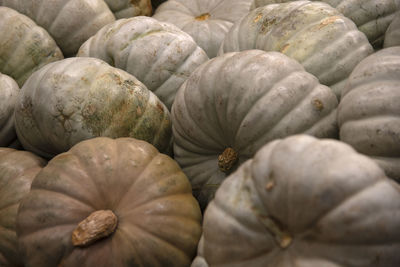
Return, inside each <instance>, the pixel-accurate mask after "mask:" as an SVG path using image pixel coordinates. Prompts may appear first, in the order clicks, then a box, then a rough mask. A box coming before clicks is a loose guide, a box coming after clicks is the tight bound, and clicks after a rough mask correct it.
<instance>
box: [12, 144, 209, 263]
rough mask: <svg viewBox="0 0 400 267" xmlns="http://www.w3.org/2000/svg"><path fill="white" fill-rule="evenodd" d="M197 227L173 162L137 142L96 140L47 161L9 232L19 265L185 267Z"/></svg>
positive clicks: (196, 211)
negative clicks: (14, 231) (15, 243)
mask: <svg viewBox="0 0 400 267" xmlns="http://www.w3.org/2000/svg"><path fill="white" fill-rule="evenodd" d="M87 219H88V220H87ZM200 222H201V213H200V209H199V206H198V203H197V202H196V200H195V199H194V198H193V196H192V194H191V187H190V183H189V181H188V180H187V178H186V176H185V175H184V174H183V172H182V171H181V169H180V168H179V166H178V164H177V163H176V162H175V161H174V160H172V159H171V158H170V157H168V156H166V155H164V154H160V153H159V152H158V151H157V150H156V149H155V148H154V147H153V146H151V145H150V144H148V143H146V142H144V141H139V140H135V139H132V138H119V139H115V140H113V139H110V138H104V137H101V138H94V139H91V140H86V141H83V142H81V143H79V144H77V145H76V146H74V147H73V148H71V150H69V151H68V152H66V153H63V154H60V155H58V156H56V157H54V158H53V159H52V160H51V161H49V163H48V165H47V166H46V167H45V168H44V169H43V170H42V171H41V172H40V173H39V174H38V175H37V176H36V178H35V180H34V181H33V183H32V188H31V191H30V193H29V194H28V195H27V197H26V198H25V199H24V200H23V201H22V203H21V206H20V209H19V211H18V220H17V226H18V228H17V231H18V239H19V245H20V248H21V257H22V258H23V259H24V263H25V266H26V267H38V266H41V267H50V266H51V267H52V266H63V267H77V266H87V267H102V266H104V267H110V266H118V267H124V266H126V267H131V266H143V267H147V266H154V267H157V266H160V267H164V266H189V264H190V262H191V260H192V259H193V257H194V256H195V254H196V247H197V243H198V240H199V238H200V235H201V226H200ZM104 230H107V231H104ZM97 238H100V239H97Z"/></svg>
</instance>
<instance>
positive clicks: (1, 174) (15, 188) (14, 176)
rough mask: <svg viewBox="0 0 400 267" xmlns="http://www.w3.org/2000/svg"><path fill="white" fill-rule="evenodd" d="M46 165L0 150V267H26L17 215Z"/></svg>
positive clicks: (24, 154)
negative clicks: (21, 204)
mask: <svg viewBox="0 0 400 267" xmlns="http://www.w3.org/2000/svg"><path fill="white" fill-rule="evenodd" d="M45 164H46V162H45V161H44V160H43V159H41V158H39V157H38V156H35V155H34V154H32V153H30V152H27V151H18V150H15V149H11V148H4V147H2V148H0V266H3V267H12V266H23V263H22V260H21V257H20V256H19V253H18V245H17V234H16V219H17V211H18V207H19V204H20V201H21V199H22V198H23V197H24V196H25V195H26V194H28V192H29V189H30V187H31V183H32V180H33V178H34V177H35V176H36V174H37V173H38V172H39V171H40V170H41V169H42V168H43V167H44V165H45Z"/></svg>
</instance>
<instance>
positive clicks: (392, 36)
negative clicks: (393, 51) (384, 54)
mask: <svg viewBox="0 0 400 267" xmlns="http://www.w3.org/2000/svg"><path fill="white" fill-rule="evenodd" d="M392 46H400V11H399V12H397V14H396V16H395V17H394V19H393V21H392V23H390V25H389V27H388V29H387V31H386V34H385V42H384V43H383V47H385V48H387V47H392Z"/></svg>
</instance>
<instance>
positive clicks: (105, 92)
mask: <svg viewBox="0 0 400 267" xmlns="http://www.w3.org/2000/svg"><path fill="white" fill-rule="evenodd" d="M15 128H16V132H17V136H18V139H19V140H20V142H21V143H22V145H23V146H24V148H25V149H27V150H30V151H33V152H34V153H36V154H38V155H42V156H43V157H46V158H51V157H53V156H55V155H56V154H59V153H61V152H65V151H67V150H68V149H70V148H71V147H72V146H73V145H74V144H76V143H78V142H80V141H82V140H85V139H89V138H93V137H98V136H107V137H112V138H118V137H135V138H138V139H141V140H145V141H148V142H150V143H152V144H154V145H155V146H156V147H157V148H158V149H159V150H160V151H162V152H168V151H169V149H170V146H171V145H172V140H171V138H172V132H171V120H170V114H169V111H168V109H167V108H166V107H165V106H164V105H163V104H162V103H161V101H160V100H159V99H158V98H157V96H155V95H154V94H153V93H152V92H151V91H149V90H148V89H147V88H146V87H145V86H144V85H143V84H142V83H141V82H139V81H138V80H137V79H136V78H135V77H134V76H132V75H130V74H129V73H127V72H125V71H123V70H120V69H117V68H114V67H111V66H110V65H108V64H107V63H105V62H104V61H102V60H100V59H96V58H85V57H82V58H68V59H64V60H60V61H58V62H54V63H50V64H48V65H46V66H44V67H43V68H41V69H40V70H38V71H37V72H35V73H34V74H32V76H31V77H29V79H28V80H27V81H26V83H25V84H24V86H23V87H22V88H21V91H20V94H19V97H18V99H17V103H16V106H15Z"/></svg>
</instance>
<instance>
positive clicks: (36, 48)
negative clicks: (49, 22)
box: [0, 7, 64, 87]
mask: <svg viewBox="0 0 400 267" xmlns="http://www.w3.org/2000/svg"><path fill="white" fill-rule="evenodd" d="M0 36H1V38H0V72H1V73H3V74H6V75H8V76H10V77H12V78H13V79H14V80H15V81H16V82H17V83H18V85H19V86H20V87H22V85H23V84H24V82H25V81H26V79H28V77H29V76H30V75H31V74H32V73H33V72H34V71H35V70H37V69H39V68H41V67H42V66H44V65H46V64H48V63H50V62H53V61H57V60H60V59H63V58H64V57H63V54H62V53H61V50H60V49H59V48H58V46H57V44H56V43H55V42H54V40H53V38H52V37H51V36H50V35H49V34H48V33H47V32H46V31H45V30H44V29H43V28H41V27H39V26H37V25H36V23H35V22H34V21H32V20H31V19H30V18H28V17H27V16H25V15H22V14H20V13H18V12H17V11H15V10H13V9H11V8H8V7H0Z"/></svg>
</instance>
